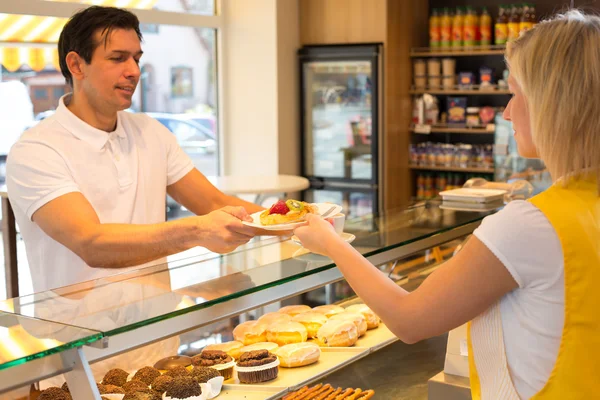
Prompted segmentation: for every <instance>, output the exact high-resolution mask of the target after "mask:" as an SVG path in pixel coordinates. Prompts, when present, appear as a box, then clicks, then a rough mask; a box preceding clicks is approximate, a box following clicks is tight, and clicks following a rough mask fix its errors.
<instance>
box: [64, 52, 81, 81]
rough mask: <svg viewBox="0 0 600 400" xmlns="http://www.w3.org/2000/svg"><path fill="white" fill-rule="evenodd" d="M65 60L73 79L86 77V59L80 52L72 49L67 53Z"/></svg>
mask: <svg viewBox="0 0 600 400" xmlns="http://www.w3.org/2000/svg"><path fill="white" fill-rule="evenodd" d="M65 61H66V62H67V67H68V68H69V72H71V75H72V76H73V81H75V80H81V79H83V78H84V76H85V73H84V65H83V64H85V60H84V59H83V58H81V57H80V56H79V54H77V53H76V52H74V51H70V52H69V54H67V57H65Z"/></svg>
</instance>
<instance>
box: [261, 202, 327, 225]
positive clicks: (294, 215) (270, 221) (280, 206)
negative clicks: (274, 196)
mask: <svg viewBox="0 0 600 400" xmlns="http://www.w3.org/2000/svg"><path fill="white" fill-rule="evenodd" d="M308 213H313V214H316V213H317V207H315V206H313V205H312V204H309V203H307V202H304V201H298V200H292V199H290V200H287V201H284V200H279V201H278V202H277V203H275V204H273V205H272V206H271V208H269V209H268V210H265V211H263V212H262V213H261V214H260V223H261V224H263V225H277V224H289V223H292V222H299V221H302V219H303V218H304V216H305V215H306V214H308Z"/></svg>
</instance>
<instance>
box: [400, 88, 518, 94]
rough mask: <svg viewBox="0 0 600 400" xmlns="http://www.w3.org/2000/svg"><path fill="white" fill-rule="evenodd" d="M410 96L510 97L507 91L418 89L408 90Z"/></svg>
mask: <svg viewBox="0 0 600 400" xmlns="http://www.w3.org/2000/svg"><path fill="white" fill-rule="evenodd" d="M409 93H410V94H424V93H429V94H448V95H452V94H461V95H466V96H490V95H491V96H494V95H495V96H499V95H510V91H508V90H462V89H452V90H445V89H419V90H414V89H413V90H410V91H409Z"/></svg>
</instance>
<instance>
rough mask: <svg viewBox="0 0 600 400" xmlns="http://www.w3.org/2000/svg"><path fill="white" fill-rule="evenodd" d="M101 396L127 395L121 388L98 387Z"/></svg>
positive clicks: (113, 386)
mask: <svg viewBox="0 0 600 400" xmlns="http://www.w3.org/2000/svg"><path fill="white" fill-rule="evenodd" d="M98 391H99V392H100V394H125V390H124V389H123V388H122V387H121V386H115V385H102V387H98Z"/></svg>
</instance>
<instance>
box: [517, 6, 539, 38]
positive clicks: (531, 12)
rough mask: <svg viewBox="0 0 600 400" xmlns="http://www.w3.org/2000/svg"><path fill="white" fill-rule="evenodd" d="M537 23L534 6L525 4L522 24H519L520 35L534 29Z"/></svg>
mask: <svg viewBox="0 0 600 400" xmlns="http://www.w3.org/2000/svg"><path fill="white" fill-rule="evenodd" d="M535 23H536V20H535V7H534V6H533V5H532V4H525V5H524V6H523V16H521V22H520V24H519V33H521V32H525V31H526V30H528V29H531V28H533V26H534V25H535Z"/></svg>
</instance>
